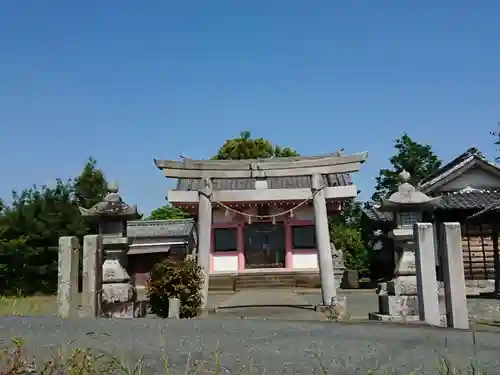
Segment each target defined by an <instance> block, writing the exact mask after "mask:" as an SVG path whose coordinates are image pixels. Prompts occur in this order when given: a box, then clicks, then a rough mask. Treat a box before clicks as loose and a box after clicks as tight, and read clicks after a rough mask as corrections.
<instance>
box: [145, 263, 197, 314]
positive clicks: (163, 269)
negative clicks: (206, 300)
mask: <svg viewBox="0 0 500 375" xmlns="http://www.w3.org/2000/svg"><path fill="white" fill-rule="evenodd" d="M202 287H203V277H202V270H201V267H200V266H198V264H197V263H196V261H194V260H191V259H185V260H184V261H181V262H179V261H178V260H173V259H170V258H167V259H165V260H164V261H162V262H160V263H157V264H155V265H154V267H153V269H152V271H151V276H150V278H149V282H148V298H149V304H150V306H151V311H152V312H153V313H154V314H156V315H157V316H159V317H161V318H166V317H168V300H169V298H178V299H179V300H180V302H181V309H180V317H181V318H194V317H196V316H198V315H199V313H200V307H201V304H202V295H201V288H202Z"/></svg>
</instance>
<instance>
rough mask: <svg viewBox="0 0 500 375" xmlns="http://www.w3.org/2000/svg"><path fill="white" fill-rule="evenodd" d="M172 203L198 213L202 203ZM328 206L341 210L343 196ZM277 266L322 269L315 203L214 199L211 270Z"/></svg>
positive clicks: (333, 212)
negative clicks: (219, 201) (315, 219)
mask: <svg viewBox="0 0 500 375" xmlns="http://www.w3.org/2000/svg"><path fill="white" fill-rule="evenodd" d="M352 187H353V188H354V186H353V185H352ZM350 190H351V189H350ZM172 204H173V205H175V206H176V207H179V208H183V209H184V210H186V211H188V212H189V213H190V214H191V215H192V216H193V217H196V215H197V212H198V206H197V204H189V203H181V202H173V203H172ZM299 205H300V206H299ZM327 210H328V214H329V216H332V215H337V214H339V213H340V212H341V210H342V200H332V199H329V200H327ZM247 215H251V216H247ZM274 215H277V216H275V217H274V219H273V218H272V217H266V216H274ZM258 216H264V217H263V218H259V217H258ZM272 269H276V270H281V271H284V270H289V271H302V270H304V271H319V264H318V251H317V246H316V235H315V227H314V209H313V206H312V202H306V203H303V202H300V201H286V202H284V201H272V202H238V203H230V202H227V203H224V206H219V205H217V204H214V207H213V209H212V236H211V246H210V274H222V273H243V272H258V271H259V270H267V271H270V270H272Z"/></svg>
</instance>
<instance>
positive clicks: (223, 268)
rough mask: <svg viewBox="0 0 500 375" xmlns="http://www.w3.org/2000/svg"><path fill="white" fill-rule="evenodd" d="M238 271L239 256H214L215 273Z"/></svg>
mask: <svg viewBox="0 0 500 375" xmlns="http://www.w3.org/2000/svg"><path fill="white" fill-rule="evenodd" d="M228 271H238V255H214V257H213V272H228Z"/></svg>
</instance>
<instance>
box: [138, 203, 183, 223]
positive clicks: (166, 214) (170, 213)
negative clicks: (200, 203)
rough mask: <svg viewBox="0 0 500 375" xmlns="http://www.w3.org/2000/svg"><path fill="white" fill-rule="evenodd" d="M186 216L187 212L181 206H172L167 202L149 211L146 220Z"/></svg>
mask: <svg viewBox="0 0 500 375" xmlns="http://www.w3.org/2000/svg"><path fill="white" fill-rule="evenodd" d="M188 217H189V214H188V213H187V212H186V211H184V210H183V209H182V208H178V207H173V206H171V205H168V204H167V205H165V206H162V207H159V208H157V209H156V210H154V211H153V212H151V215H150V216H149V217H148V218H147V220H168V219H172V220H173V219H186V218H188Z"/></svg>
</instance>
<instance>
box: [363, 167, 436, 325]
mask: <svg viewBox="0 0 500 375" xmlns="http://www.w3.org/2000/svg"><path fill="white" fill-rule="evenodd" d="M400 176H401V179H402V180H403V183H401V184H400V185H399V187H398V191H397V192H395V193H394V194H392V195H391V196H390V197H389V198H388V199H384V200H383V201H382V205H381V211H390V212H393V213H394V217H395V224H396V228H395V229H393V230H392V231H391V232H390V234H389V236H390V238H392V239H393V241H394V248H395V252H396V257H395V258H396V267H395V270H394V278H393V279H392V280H391V281H389V282H387V283H380V284H379V285H378V288H377V295H378V304H379V311H378V313H370V314H369V318H370V319H371V320H401V321H412V320H413V321H415V320H419V306H418V290H417V272H416V271H417V270H416V265H415V248H416V244H415V236H414V224H416V223H418V222H420V221H422V214H423V213H424V212H429V211H432V210H434V208H435V207H436V205H437V204H438V203H439V200H440V198H439V197H438V198H431V197H428V196H427V195H425V194H424V193H422V192H420V191H418V190H417V189H416V188H415V187H414V186H413V185H412V184H410V183H409V182H408V181H409V180H410V174H409V173H408V172H406V171H403V172H402V173H401V174H400ZM433 271H434V272H435V269H434V270H433ZM435 287H436V288H437V289H439V286H438V283H437V281H436V284H435ZM442 299H443V301H444V297H443V298H442ZM443 303H444V302H443Z"/></svg>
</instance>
